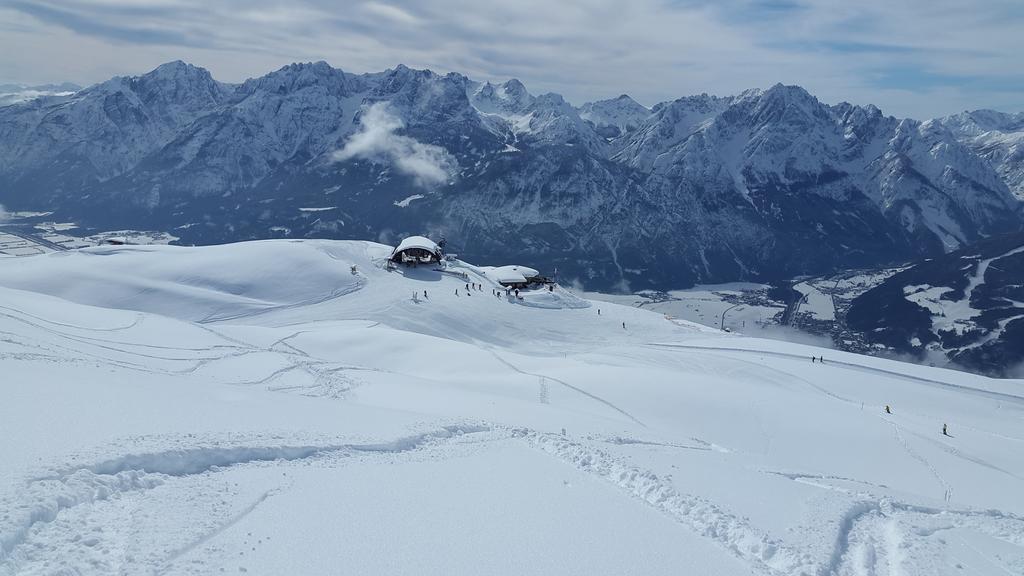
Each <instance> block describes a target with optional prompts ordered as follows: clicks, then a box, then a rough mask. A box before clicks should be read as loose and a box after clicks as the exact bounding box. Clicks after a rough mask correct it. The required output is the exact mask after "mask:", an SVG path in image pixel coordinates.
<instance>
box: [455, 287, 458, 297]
mask: <svg viewBox="0 0 1024 576" xmlns="http://www.w3.org/2000/svg"><path fill="white" fill-rule="evenodd" d="M455 295H456V296H458V295H459V289H458V288H456V289H455Z"/></svg>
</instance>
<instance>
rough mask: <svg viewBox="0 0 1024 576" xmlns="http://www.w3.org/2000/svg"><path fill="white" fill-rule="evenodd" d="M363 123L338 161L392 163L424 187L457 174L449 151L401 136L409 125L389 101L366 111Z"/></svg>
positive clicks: (338, 157) (335, 156)
mask: <svg viewBox="0 0 1024 576" xmlns="http://www.w3.org/2000/svg"><path fill="white" fill-rule="evenodd" d="M359 123H360V128H359V131H358V132H356V133H355V134H353V135H352V136H351V137H350V138H349V139H348V142H346V143H345V147H344V148H342V149H341V150H338V151H337V152H335V153H334V155H333V157H334V159H335V160H336V161H343V160H350V159H352V158H363V159H367V160H372V161H374V162H382V163H387V164H391V165H392V166H393V167H394V168H395V169H396V170H397V171H398V172H401V173H403V174H406V175H408V176H412V177H413V179H414V181H415V182H416V184H417V185H419V186H422V187H424V188H429V187H431V186H437V185H440V184H444V183H445V182H447V181H448V180H449V179H450V178H451V177H452V176H453V175H454V174H455V171H456V169H457V167H458V162H457V161H456V160H455V157H454V156H452V155H451V154H449V153H448V151H447V150H445V149H444V148H442V147H441V146H435V145H433V144H424V143H422V142H419V141H418V140H416V139H415V138H410V137H408V136H403V135H400V134H397V132H398V131H399V130H401V129H402V128H404V127H405V123H404V122H402V119H401V118H399V117H398V116H396V115H395V114H393V113H392V112H391V110H390V109H389V107H388V104H387V103H386V102H377V103H376V104H373V105H372V106H370V107H368V108H366V109H364V110H363V113H362V114H361V116H360V120H359Z"/></svg>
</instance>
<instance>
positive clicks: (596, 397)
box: [490, 350, 647, 428]
mask: <svg viewBox="0 0 1024 576" xmlns="http://www.w3.org/2000/svg"><path fill="white" fill-rule="evenodd" d="M490 352H491V354H492V355H493V356H494V357H495V358H496V359H497V360H498V361H499V362H501V363H502V364H504V365H505V366H508V367H509V368H511V369H512V370H514V371H516V372H518V373H520V374H524V375H526V376H533V377H534V378H545V379H547V380H551V381H552V382H558V383H559V384H561V385H562V386H565V387H566V388H568V389H570V390H573V391H575V392H578V393H580V394H582V395H584V396H586V397H588V398H590V399H592V400H596V401H598V402H600V403H601V404H604V405H605V406H607V407H609V408H611V409H612V410H615V411H616V412H618V413H619V414H622V415H623V416H625V417H626V418H629V419H630V420H632V421H633V422H634V423H635V424H639V425H640V426H643V427H645V428H646V427H647V425H646V424H644V423H643V422H641V421H640V420H638V419H637V418H636V417H635V416H633V415H632V414H630V413H629V412H626V411H625V410H623V409H622V408H619V407H618V406H616V405H615V404H612V403H611V402H609V401H607V400H605V399H604V398H601V397H600V396H598V395H596V394H592V393H590V392H587V391H586V390H584V389H582V388H579V387H577V386H573V385H572V384H569V383H568V382H566V381H564V380H559V379H558V378H554V377H552V376H547V375H544V374H537V373H535V372H527V371H526V370H522V369H521V368H519V367H518V366H516V365H515V364H513V363H511V362H509V361H508V360H506V359H504V358H502V357H501V355H500V354H498V353H497V352H495V351H494V350H491V351H490Z"/></svg>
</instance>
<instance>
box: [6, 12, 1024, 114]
mask: <svg viewBox="0 0 1024 576" xmlns="http://www.w3.org/2000/svg"><path fill="white" fill-rule="evenodd" d="M1022 55H1024V0H760V1H758V0H710V1H705V0H628V1H626V0H586V1H584V0H495V1H488V0H429V1H428V0H418V1H416V0H379V1H377V0H372V1H359V0H351V1H327V0H292V1H290V2H278V1H275V0H137V1H130V0H59V1H55V0H0V84H3V83H8V82H20V83H31V84H34V83H48V82H58V81H72V82H76V83H79V84H90V83H93V82H97V81H101V80H105V79H107V78H109V77H111V76H114V75H124V74H140V73H143V72H146V71H148V70H150V69H152V68H154V67H155V66H157V65H158V64H160V63H162V62H166V61H169V60H176V59H181V60H185V61H188V62H191V63H193V64H196V65H199V66H203V67H205V68H208V69H209V70H210V71H211V72H212V73H213V75H214V76H215V77H216V78H217V79H219V80H223V81H228V82H237V81H241V80H244V79H245V78H248V77H252V76H259V75H262V74H265V73H266V72H268V71H270V70H273V69H276V68H278V67H280V66H282V65H284V64H288V63H290V62H295V61H315V60H326V61H327V62H329V63H330V64H331V65H333V66H335V67H338V68H342V69H345V70H348V71H352V72H368V71H379V70H383V69H385V68H390V67H393V66H395V65H396V64H398V63H403V64H406V65H408V66H412V67H415V68H430V69H432V70H435V71H438V72H448V71H457V72H461V73H464V74H466V75H468V76H470V77H472V78H474V79H478V80H504V79H507V78H510V77H515V78H519V79H521V80H522V81H523V82H524V83H526V85H527V87H528V88H529V89H530V91H531V92H533V93H540V92H547V91H554V92H559V93H561V94H563V95H564V96H566V98H568V99H569V100H570V101H572V102H574V103H576V104H581V103H583V102H585V101H587V100H593V99H598V98H608V97H613V96H617V95H619V94H621V93H628V94H630V95H631V96H633V97H634V98H636V99H637V100H639V101H640V102H641V103H643V104H647V105H651V104H654V103H655V102H658V101H661V100H667V99H670V98H676V97H679V96H683V95H689V94H696V93H701V92H707V93H711V94H719V95H726V94H733V93H736V92H739V91H741V90H743V89H746V88H752V87H767V86H770V85H772V84H774V83H776V82H783V83H786V84H800V85H802V86H804V87H805V88H807V89H808V90H810V91H811V92H812V93H813V94H815V95H816V96H818V98H820V99H821V100H823V101H825V102H828V103H835V102H839V101H842V100H847V101H850V102H854V103H860V104H866V103H874V104H877V105H878V106H880V107H881V108H882V109H883V110H884V111H885V112H886V113H889V114H894V115H897V116H911V117H917V118H923V117H928V116H938V115H944V114H950V113H954V112H958V111H962V110H965V109H975V108H995V109H1000V110H1005V111H1024V56H1022Z"/></svg>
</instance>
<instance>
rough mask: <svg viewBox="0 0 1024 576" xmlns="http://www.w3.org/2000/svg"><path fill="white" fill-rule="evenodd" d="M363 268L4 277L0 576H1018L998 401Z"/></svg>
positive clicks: (1019, 514) (1005, 434)
mask: <svg viewBox="0 0 1024 576" xmlns="http://www.w3.org/2000/svg"><path fill="white" fill-rule="evenodd" d="M389 252H390V248H389V247H387V246H383V245H380V244H374V243H367V242H336V241H303V242H290V241H266V242H258V243H246V244H236V245H229V246H217V247H204V248H181V247H173V246H170V247H132V246H128V247H119V248H94V249H86V250H82V251H78V252H68V253H61V254H51V255H46V256H37V257H30V258H22V259H14V258H8V259H4V260H3V261H2V262H0V334H2V337H0V374H2V375H3V386H4V395H3V402H0V422H3V435H2V440H0V462H3V463H4V465H3V466H2V467H0V574H52V573H76V574H113V573H129V574H155V573H159V574H186V573H187V574H220V573H222V572H230V573H239V572H245V573H249V574H280V573H303V574H310V573H335V572H338V571H343V572H346V573H347V572H352V573H409V572H415V573H417V574H481V573H486V574H506V573H507V574H523V573H542V574H549V573H559V574H669V573H672V574H678V573H680V572H684V573H694V574H772V575H775V574H787V575H789V574H807V575H828V574H842V575H846V574H849V575H853V574H869V573H897V574H922V575H923V574H927V575H947V574H949V575H951V574H965V573H968V574H982V575H984V574H1007V573H1011V574H1017V573H1021V571H1022V570H1024V499H1022V498H1021V496H1020V495H1021V494H1022V493H1024V460H1022V459H1021V458H1020V457H1019V456H1020V448H1021V442H1024V419H1022V417H1021V416H1022V414H1024V394H1022V393H1021V390H1022V389H1024V386H1022V385H1024V383H1022V382H1021V381H998V380H991V379H987V378H983V377H978V376H972V375H968V374H963V373H957V372H950V371H944V370H939V369H931V368H926V367H920V366H914V365H908V364H900V363H896V362H891V361H885V360H880V359H876V358H868V357H861V356H856V355H852V354H844V353H840V352H834V351H822V350H819V349H816V348H809V347H805V346H799V345H795V344H786V343H781V342H771V341H764V340H758V339H754V338H747V337H743V336H738V335H734V334H733V335H729V334H724V333H720V332H717V331H714V330H710V329H708V328H702V327H698V326H696V325H694V324H690V323H687V322H683V321H678V320H675V321H672V320H670V319H666V318H665V317H664V316H662V315H660V314H655V313H651V312H647V311H644V310H639V309H635V308H631V307H626V306H618V305H615V304H611V303H601V304H600V306H599V307H600V309H601V313H600V314H598V313H597V307H598V306H595V305H592V304H590V303H589V302H587V301H585V300H581V299H580V298H578V297H577V296H574V295H573V294H571V293H569V292H566V291H565V290H563V289H562V288H556V289H555V290H554V291H552V292H549V291H546V290H544V291H538V292H528V293H526V294H525V296H524V300H521V301H520V300H517V299H515V298H506V297H505V296H504V293H503V292H502V293H498V295H495V292H493V291H492V290H494V289H495V286H494V285H493V284H492V283H491V282H490V281H489V280H488V279H487V277H486V276H485V275H483V274H480V273H479V272H478V270H480V269H478V268H476V267H475V266H472V265H469V264H464V263H461V262H458V261H456V262H453V263H451V267H450V268H449V270H448V271H447V272H444V273H442V272H437V271H433V270H430V269H428V268H423V267H421V268H408V269H407V268H401V269H399V270H398V271H394V272H388V271H386V270H385V269H384V268H383V266H382V261H383V259H384V258H385V257H386V256H387V255H388V254H389ZM503 263H504V262H486V263H485V262H478V264H495V265H497V264H503ZM527 263H528V262H527ZM353 267H354V268H353ZM467 283H470V284H480V288H479V289H477V290H470V291H467V289H466V284H467ZM531 304H534V305H531ZM540 305H543V306H544V307H540ZM211 310H215V311H216V315H213V316H211V315H210V314H209V313H208V312H209V311H211ZM196 319H200V320H203V321H201V322H195V321H193V320H196ZM812 355H814V356H818V355H824V358H825V362H824V363H817V362H814V363H812V362H811V361H810V357H811V356H812ZM886 405H888V406H890V407H891V414H887V413H886V411H885V409H884V407H885V406H886ZM943 423H946V424H948V426H949V428H948V430H949V433H950V435H949V436H943V435H942V434H941V429H942V426H943Z"/></svg>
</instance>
